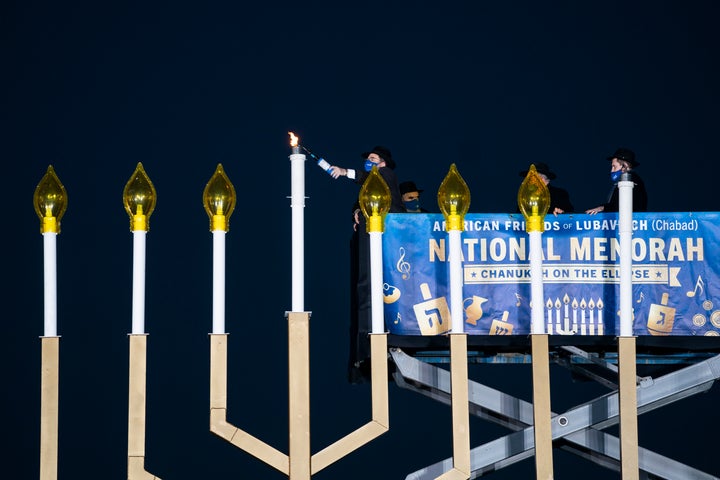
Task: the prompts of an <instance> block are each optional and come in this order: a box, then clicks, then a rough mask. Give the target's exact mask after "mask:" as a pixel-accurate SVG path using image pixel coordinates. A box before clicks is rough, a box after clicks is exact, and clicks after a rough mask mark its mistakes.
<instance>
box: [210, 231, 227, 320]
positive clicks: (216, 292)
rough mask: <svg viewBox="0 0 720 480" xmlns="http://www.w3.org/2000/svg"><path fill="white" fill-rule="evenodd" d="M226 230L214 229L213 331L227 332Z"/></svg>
mask: <svg viewBox="0 0 720 480" xmlns="http://www.w3.org/2000/svg"><path fill="white" fill-rule="evenodd" d="M225 233H226V232H225V230H213V232H212V234H213V320H212V332H213V333H214V334H224V333H225Z"/></svg>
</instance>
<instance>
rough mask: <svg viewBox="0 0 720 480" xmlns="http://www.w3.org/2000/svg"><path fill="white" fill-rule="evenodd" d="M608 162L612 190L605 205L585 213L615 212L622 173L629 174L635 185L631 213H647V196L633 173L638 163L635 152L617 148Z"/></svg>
mask: <svg viewBox="0 0 720 480" xmlns="http://www.w3.org/2000/svg"><path fill="white" fill-rule="evenodd" d="M607 159H608V160H609V161H610V180H612V182H613V188H612V190H611V191H610V195H609V196H608V201H607V203H603V204H602V205H598V206H597V207H595V208H591V209H589V210H586V211H585V213H589V214H591V215H594V214H596V213H599V212H617V211H618V210H619V207H620V190H619V188H618V182H619V181H620V178H621V177H622V174H623V173H629V174H630V180H631V181H632V182H633V183H634V184H635V186H634V187H633V212H647V207H648V194H647V190H646V189H645V182H643V180H642V178H640V175H638V174H637V173H636V172H635V168H636V167H637V166H639V165H640V163H639V162H638V161H637V160H636V159H635V152H633V151H632V150H630V149H629V148H618V149H617V150H616V151H615V153H613V154H612V155H611V156H609V157H607Z"/></svg>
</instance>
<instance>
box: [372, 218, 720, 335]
mask: <svg viewBox="0 0 720 480" xmlns="http://www.w3.org/2000/svg"><path fill="white" fill-rule="evenodd" d="M719 215H720V213H718V212H700V213H635V214H634V215H633V237H632V303H633V334H634V335H638V336H641V335H662V336H667V335H707V336H717V335H720V296H719V295H720V281H719V279H720V259H718V257H715V256H714V255H712V252H719V251H720V249H719V248H718V242H720V226H719V225H718V216H719ZM619 243H620V242H619V238H618V215H617V214H614V213H604V214H598V215H585V214H580V215H575V214H573V215H559V216H557V217H555V216H552V215H548V216H547V217H545V232H544V233H543V234H542V245H543V293H544V298H543V299H542V302H543V316H544V321H545V327H546V332H547V333H549V334H552V335H618V334H619V333H620V317H619V301H620V256H619V250H620V245H619ZM447 245H448V241H447V232H446V231H445V222H444V217H443V216H442V215H440V214H389V215H388V216H387V217H386V221H385V232H384V234H383V279H384V286H383V293H384V301H385V323H386V327H387V329H388V331H389V332H390V333H391V334H396V335H439V334H444V333H448V332H449V331H450V324H451V322H450V311H449V298H450V297H449V293H450V292H449V280H448V278H449V276H448V275H449V264H448V263H447V260H448V251H447ZM462 255H463V263H462V271H463V307H464V319H465V323H464V325H465V332H466V333H468V334H470V335H527V334H529V333H530V265H529V238H528V235H527V233H526V232H525V222H524V218H523V216H522V215H520V214H468V215H466V216H465V231H463V232H462Z"/></svg>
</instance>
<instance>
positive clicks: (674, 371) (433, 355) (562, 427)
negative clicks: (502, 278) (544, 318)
mask: <svg viewBox="0 0 720 480" xmlns="http://www.w3.org/2000/svg"><path fill="white" fill-rule="evenodd" d="M614 340H615V339H613V337H589V338H587V337H586V338H582V337H581V338H578V337H574V338H568V337H564V336H551V337H550V361H551V362H553V363H556V364H558V365H560V366H562V367H565V368H567V369H569V370H570V371H571V373H572V374H573V375H578V376H582V377H585V378H586V379H588V380H591V381H595V382H598V383H600V384H602V385H604V386H605V387H607V388H609V389H610V390H611V391H610V392H609V393H607V394H605V395H602V396H600V397H597V398H595V399H593V400H591V401H589V402H586V403H583V404H580V405H577V406H574V407H572V408H570V409H568V410H566V411H564V412H562V413H555V412H553V414H552V439H553V444H554V446H555V448H561V449H563V450H565V451H568V452H571V453H574V454H576V455H579V456H580V457H582V458H585V459H587V460H590V461H592V462H594V463H596V464H598V465H600V466H602V467H605V468H608V469H610V470H613V471H616V472H619V471H620V439H619V438H618V437H616V436H614V435H612V434H609V433H606V432H603V430H604V429H606V428H608V427H611V426H613V425H616V424H618V423H619V410H618V409H619V402H618V388H617V371H618V367H617V360H618V358H617V353H615V352H613V345H616V342H615V341H614ZM571 341H572V343H573V344H572V345H570V344H568V343H567V342H571ZM637 341H638V344H637V345H638V353H637V364H638V365H653V366H657V367H658V368H657V369H656V370H657V371H658V372H661V373H660V374H659V375H657V376H644V377H640V376H639V377H638V378H637V406H638V415H641V414H643V413H645V412H649V411H651V410H654V409H657V408H660V407H663V406H666V405H668V404H671V403H674V402H677V401H679V400H682V399H684V398H687V397H690V396H692V395H696V394H698V393H702V392H706V391H707V390H709V389H710V387H711V386H712V385H713V383H714V382H715V380H717V379H718V378H719V377H720V350H719V349H718V346H717V339H713V338H705V337H672V338H670V337H664V338H657V337H638V339H637ZM445 342H446V339H444V338H443V337H431V338H418V337H406V336H396V337H393V336H391V339H390V342H389V344H390V345H391V348H389V356H390V360H391V364H392V366H393V369H392V372H393V373H392V375H393V379H394V381H395V383H396V384H397V385H398V386H399V387H401V388H406V389H408V390H412V391H415V392H417V393H420V394H422V395H425V396H427V397H430V398H432V399H434V400H436V401H438V402H442V403H445V404H450V401H451V395H450V394H451V389H450V372H449V370H448V369H447V368H446V367H444V366H443V364H447V363H448V362H449V352H448V351H447V349H446V348H444V347H445ZM468 342H469V345H468V362H470V363H492V364H498V363H504V364H523V363H530V362H531V355H530V350H529V340H528V339H527V338H522V337H513V338H508V337H505V338H498V337H491V336H482V337H479V336H472V337H469V340H468ZM468 397H469V403H470V405H469V407H470V408H469V411H470V414H471V415H474V416H476V417H478V418H480V419H483V420H486V421H490V422H493V423H495V424H498V425H501V426H503V427H506V428H508V429H509V430H511V431H512V433H510V434H508V435H505V436H503V437H500V438H497V439H495V440H493V441H490V442H488V443H485V444H483V445H480V446H477V447H474V448H472V449H471V452H470V455H471V469H472V472H471V476H470V478H478V477H480V476H484V475H487V474H489V473H491V472H493V471H496V470H499V469H502V468H504V467H506V466H509V465H512V464H514V463H516V462H519V461H521V460H524V459H526V458H528V457H531V456H532V455H534V436H533V405H532V403H530V402H526V401H524V400H522V399H520V398H517V397H514V396H512V395H508V394H506V393H503V392H501V391H499V390H496V389H494V388H490V387H488V386H486V385H483V384H482V383H479V382H477V381H473V380H472V379H470V380H469V385H468ZM638 456H639V466H640V475H641V476H640V478H642V479H656V478H661V479H672V480H685V479H687V480H706V479H718V478H720V477H716V476H714V475H710V474H708V473H705V472H702V471H700V470H698V469H695V468H693V467H691V466H688V465H685V464H683V463H680V462H678V461H675V460H673V459H671V458H668V457H666V456H663V455H660V454H658V453H655V452H652V451H650V450H647V449H644V448H642V447H639V451H638ZM452 461H453V460H452V458H447V459H445V460H442V461H440V462H437V463H435V464H433V465H429V466H427V467H425V468H422V469H421V470H418V471H416V472H413V473H411V474H409V475H408V476H407V477H406V479H408V480H411V479H412V480H420V479H434V478H437V477H439V476H440V475H441V474H442V473H443V472H446V471H448V470H450V469H452V466H453V463H452Z"/></svg>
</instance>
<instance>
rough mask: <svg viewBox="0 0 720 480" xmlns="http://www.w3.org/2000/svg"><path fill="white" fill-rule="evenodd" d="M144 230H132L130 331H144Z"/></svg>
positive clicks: (137, 332)
mask: <svg viewBox="0 0 720 480" xmlns="http://www.w3.org/2000/svg"><path fill="white" fill-rule="evenodd" d="M146 236H147V231H146V230H133V296H132V333H133V335H139V334H143V333H145V238H146Z"/></svg>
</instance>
